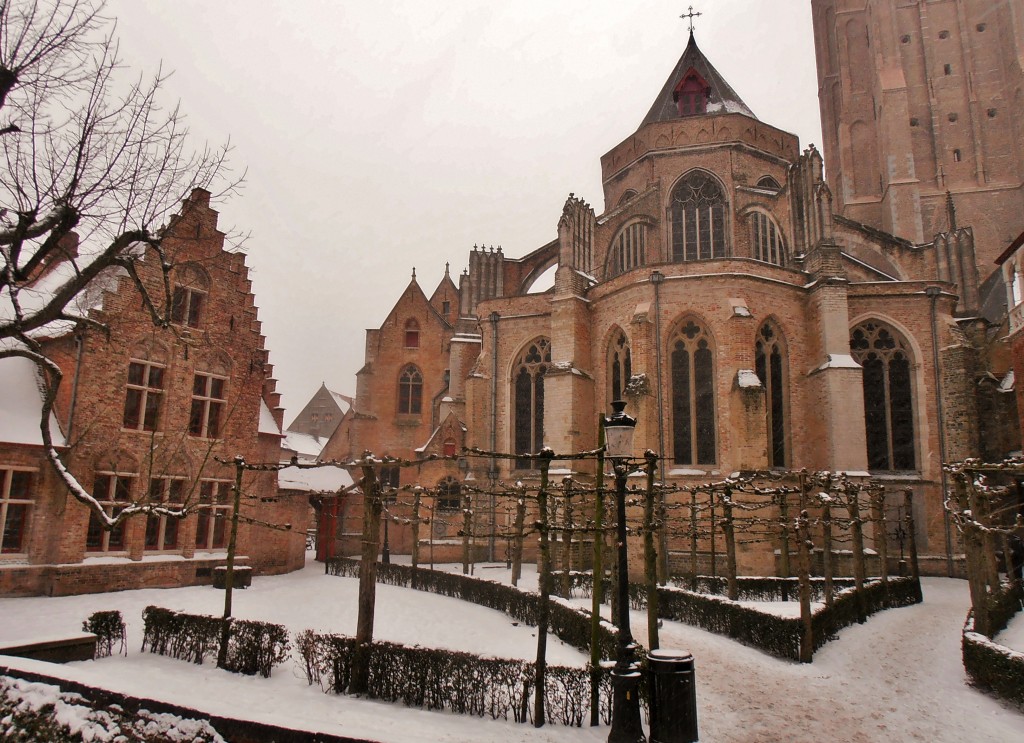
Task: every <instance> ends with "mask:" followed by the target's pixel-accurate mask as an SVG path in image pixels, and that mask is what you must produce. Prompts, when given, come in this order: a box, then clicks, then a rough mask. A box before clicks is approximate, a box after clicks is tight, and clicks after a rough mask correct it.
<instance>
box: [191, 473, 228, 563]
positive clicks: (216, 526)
mask: <svg viewBox="0 0 1024 743" xmlns="http://www.w3.org/2000/svg"><path fill="white" fill-rule="evenodd" d="M233 485H234V483H233V482H232V481H231V480H219V479H216V478H206V479H202V480H200V481H199V501H198V503H197V505H196V532H195V537H194V539H193V543H194V544H195V549H196V551H197V552H217V551H220V550H224V549H226V548H227V527H228V521H229V520H230V517H231V506H232V504H231V488H232V487H233ZM211 522H212V524H213V528H212V529H211V528H210V524H211ZM200 540H202V543H200Z"/></svg>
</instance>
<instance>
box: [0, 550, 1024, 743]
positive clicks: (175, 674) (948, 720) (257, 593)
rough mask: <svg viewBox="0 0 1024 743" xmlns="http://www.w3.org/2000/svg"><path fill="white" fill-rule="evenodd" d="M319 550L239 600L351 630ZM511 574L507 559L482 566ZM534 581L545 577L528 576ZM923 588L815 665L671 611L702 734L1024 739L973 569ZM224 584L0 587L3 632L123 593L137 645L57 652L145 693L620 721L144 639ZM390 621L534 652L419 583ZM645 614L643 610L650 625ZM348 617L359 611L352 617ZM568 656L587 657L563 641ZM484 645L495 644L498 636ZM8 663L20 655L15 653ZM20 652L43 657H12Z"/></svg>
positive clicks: (672, 637)
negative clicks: (376, 689)
mask: <svg viewBox="0 0 1024 743" xmlns="http://www.w3.org/2000/svg"><path fill="white" fill-rule="evenodd" d="M321 571H322V568H321V567H320V566H315V565H311V566H310V567H307V568H306V569H305V570H304V571H302V572H300V573H297V574H292V575H290V576H279V577H268V578H256V579H255V580H254V585H253V588H252V589H249V590H248V591H243V592H240V594H239V596H238V598H237V599H236V606H237V607H238V614H239V615H242V616H253V617H256V616H259V617H262V618H266V619H270V620H271V621H279V622H284V623H285V624H287V625H288V626H289V627H290V628H292V629H294V630H301V629H303V628H305V627H317V628H321V627H322V628H331V629H333V631H339V632H348V633H350V632H351V631H352V630H353V629H354V612H355V609H354V594H355V591H354V589H355V584H356V581H354V580H353V579H342V578H334V577H329V576H324V575H323V574H322V572H321ZM477 575H479V576H481V577H487V578H492V579H495V580H502V579H504V578H505V577H506V571H504V570H502V569H478V570H477ZM531 581H532V582H533V583H534V584H535V576H528V577H527V579H526V581H524V582H526V583H527V584H528V583H529V582H531ZM924 592H925V603H924V604H922V605H919V606H914V607H908V608H903V609H896V610H890V611H886V612H882V613H880V614H877V615H875V616H874V617H872V618H871V619H869V621H868V622H867V623H866V624H864V625H862V626H854V627H850V628H847V629H845V630H843V631H842V632H841V633H840V637H839V639H838V640H836V641H834V642H832V643H830V644H829V645H828V646H826V647H825V648H824V649H822V650H821V651H819V653H818V655H817V656H816V657H815V661H814V663H813V664H811V665H800V664H796V663H790V662H787V661H782V660H778V659H775V658H771V657H768V656H766V655H764V654H763V653H761V652H759V651H757V650H754V649H752V648H748V647H744V646H742V645H738V644H736V643H734V642H732V641H731V640H727V639H725V638H722V637H718V636H717V635H713V634H710V633H708V632H704V631H702V630H699V629H695V628H692V627H687V626H685V625H680V624H677V623H674V622H665V626H664V627H663V629H662V633H661V644H662V646H663V647H676V648H684V649H687V650H689V651H690V652H692V653H693V654H694V657H695V660H696V668H697V697H698V715H699V723H700V732H701V741H703V742H704V743H740V742H742V743H751V742H754V741H786V743H809V742H810V741H814V742H815V743H820V742H822V741H830V742H831V741H835V742H836V743H843V742H846V741H849V742H850V743H854V742H857V743H860V742H866V743H875V742H876V741H878V742H881V741H885V742H889V741H905V740H906V741H914V740H921V741H930V742H932V743H961V742H962V741H971V742H972V743H990V742H991V743H997V742H998V743H1005V742H1008V741H1018V740H1024V715H1022V714H1021V713H1019V712H1016V711H1014V710H1011V709H1009V708H1007V707H1005V706H1003V705H1001V704H1000V703H998V702H996V701H994V700H992V699H990V698H989V697H987V696H985V695H983V694H980V693H979V692H977V691H975V690H974V689H972V688H970V687H968V686H967V685H966V683H965V675H964V671H963V667H962V665H961V662H960V627H961V624H962V622H963V619H964V616H965V615H966V612H967V604H968V597H967V587H966V584H965V583H963V582H962V581H952V580H946V579H926V580H925V582H924ZM222 595H223V594H221V593H220V592H217V591H213V590H211V589H210V588H208V587H205V588H186V589H174V590H164V591H138V592H125V593H114V594H101V595H94V596H76V597H68V598H63V599H52V598H51V599H48V598H27V599H2V600H0V618H2V621H0V642H2V641H4V640H7V639H14V638H23V637H26V636H40V635H47V634H49V635H51V636H52V635H54V634H66V633H67V632H68V631H69V630H72V629H77V623H78V622H80V621H81V618H82V617H84V616H86V615H87V614H88V613H89V612H90V611H95V610H98V609H105V608H121V609H122V610H123V611H125V616H126V618H127V619H128V620H129V622H130V623H131V624H132V625H133V629H132V634H133V638H132V640H131V643H130V648H129V653H130V654H129V656H128V657H127V658H110V659H105V660H102V661H99V662H87V663H76V664H71V665H69V666H58V667H53V666H49V667H48V668H49V670H51V671H57V672H60V673H62V674H64V675H66V676H67V677H69V678H75V679H77V680H80V681H83V682H86V683H96V684H100V685H105V686H107V687H108V688H114V689H117V690H121V691H124V692H129V693H136V694H139V695H142V696H158V697H160V698H165V699H168V700H169V701H173V702H176V703H179V704H183V705H186V706H191V707H193V708H196V709H202V710H205V711H207V712H209V713H212V714H230V715H235V716H237V715H244V716H248V717H251V718H253V719H258V720H262V721H265V722H270V723H274V724H281V725H291V726H295V727H301V728H305V729H311V730H323V731H329V732H335V733H341V734H347V735H352V736H365V737H369V738H373V739H376V740H380V741H384V742H386V743H392V742H393V743H399V742H401V743H433V742H438V741H449V742H452V743H454V742H456V741H489V740H502V741H503V743H514V742H515V741H524V742H525V741H551V742H558V743H568V742H569V741H588V742H590V741H593V742H596V741H603V740H605V739H606V738H607V735H608V729H607V728H606V727H602V728H596V729H591V728H582V729H566V728H560V727H554V726H548V727H545V728H543V729H541V730H536V729H533V728H529V727H526V726H522V725H515V724H513V723H507V722H500V721H499V722H494V721H490V720H481V719H479V718H466V717H460V716H456V715H449V714H446V713H438V712H424V711H421V710H414V709H407V708H404V707H402V706H400V705H390V704H382V703H378V702H370V701H363V700H357V699H352V698H349V697H344V696H337V697H336V696H331V695H326V694H323V693H321V692H320V691H319V690H317V689H311V688H309V687H307V686H306V684H305V681H304V680H302V679H301V678H299V676H298V675H297V670H296V669H294V668H289V667H287V666H286V667H284V668H281V669H278V670H277V671H275V673H274V676H273V677H272V678H270V679H260V678H245V677H238V676H235V675H233V674H229V673H226V672H222V671H218V670H217V669H215V668H211V667H209V666H195V665H192V664H188V663H182V662H180V661H173V660H169V659H166V658H160V657H157V656H152V655H149V654H143V653H139V652H138V647H139V638H140V634H139V628H138V625H140V624H141V622H140V620H139V619H138V617H139V611H140V610H141V607H142V606H145V605H146V604H149V603H157V604H159V605H162V606H166V607H168V608H180V609H185V610H189V611H205V612H215V611H216V610H217V605H216V602H217V601H218V600H221V597H222ZM379 596H380V599H381V602H380V604H379V605H378V610H377V626H378V632H377V636H378V637H381V638H386V639H395V640H399V641H403V642H420V643H421V644H424V645H435V646H448V647H462V648H463V649H468V650H472V651H474V652H481V651H483V652H487V651H488V650H489V651H490V652H491V653H492V654H495V655H503V654H505V655H522V656H525V657H529V654H530V649H531V648H532V643H533V640H532V639H531V634H532V633H531V631H530V629H529V628H525V627H513V626H512V623H511V622H510V621H509V620H508V618H507V617H505V616H504V615H501V614H498V613H497V612H489V611H488V610H483V609H479V607H467V606H466V605H464V604H462V603H460V602H456V601H455V600H453V599H442V598H441V597H437V596H431V595H430V594H423V593H420V592H416V591H407V590H404V589H396V588H390V587H385V586H382V587H380V592H379ZM644 622H645V617H644V615H643V613H641V612H635V613H634V614H633V627H634V629H635V631H634V634H635V635H636V636H637V637H638V638H639V639H643V638H644V637H645V636H646V632H645V623H644ZM349 625H351V626H349ZM553 644H554V646H555V647H556V648H557V650H556V653H557V654H558V655H560V656H561V657H560V658H559V659H558V660H559V661H560V662H567V661H570V659H572V658H576V659H579V658H581V656H580V655H579V654H577V653H576V651H574V650H572V649H571V648H567V647H564V646H562V645H561V644H560V643H559V642H558V641H557V640H556V641H554V643H553ZM485 648H486V650H485ZM4 662H7V659H4ZM11 663H12V665H17V666H19V667H26V668H29V667H31V668H36V669H39V668H45V667H46V666H43V665H36V664H35V663H34V662H32V661H20V660H17V659H11Z"/></svg>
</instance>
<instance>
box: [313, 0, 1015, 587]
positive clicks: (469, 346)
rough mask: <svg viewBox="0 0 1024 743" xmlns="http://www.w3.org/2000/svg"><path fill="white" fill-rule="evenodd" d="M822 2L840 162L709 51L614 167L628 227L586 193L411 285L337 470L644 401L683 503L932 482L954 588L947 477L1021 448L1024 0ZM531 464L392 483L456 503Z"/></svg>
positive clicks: (612, 185) (371, 355) (835, 152)
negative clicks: (686, 491) (778, 121)
mask: <svg viewBox="0 0 1024 743" xmlns="http://www.w3.org/2000/svg"><path fill="white" fill-rule="evenodd" d="M812 8H813V17H814V31H815V39H816V50H817V69H818V76H819V83H820V88H819V89H820V105H821V112H822V120H823V128H824V150H823V153H819V151H818V150H816V149H815V148H814V147H813V146H809V147H801V144H800V143H799V142H798V140H797V137H796V136H794V135H792V134H789V133H787V132H785V131H782V130H780V129H777V128H775V127H774V126H772V125H771V123H770V122H765V121H761V120H760V119H758V118H757V116H756V115H755V114H754V112H753V111H751V110H750V108H749V107H748V106H747V105H746V104H745V103H744V102H743V99H742V97H741V94H742V91H737V90H734V89H733V88H732V87H731V86H730V84H729V83H728V82H727V81H726V80H725V79H723V77H722V76H721V75H720V74H719V72H718V71H717V70H716V69H715V67H714V66H713V64H712V63H711V61H710V59H709V57H708V56H705V54H704V52H703V51H702V50H701V49H700V48H699V46H698V44H697V41H696V39H695V37H694V34H693V31H692V30H691V32H690V36H689V39H688V41H687V43H686V44H685V49H684V50H683V53H682V56H681V57H680V59H679V62H678V63H677V64H676V66H675V67H674V68H673V69H672V70H671V71H670V73H669V75H668V78H667V80H666V81H665V83H664V86H663V87H662V88H661V91H660V92H659V93H658V95H657V97H656V98H655V99H654V101H653V104H652V105H651V107H650V110H649V111H647V112H646V115H643V116H642V118H640V114H641V113H642V112H638V119H639V126H638V127H637V129H636V131H633V132H623V134H624V139H623V141H622V142H620V143H619V144H616V145H615V146H613V147H612V148H611V149H610V150H609V151H608V152H607V153H606V154H605V155H604V156H603V157H602V158H601V171H602V184H603V191H604V192H603V194H601V201H603V204H604V207H603V209H600V210H597V209H595V208H594V207H593V206H591V204H589V203H587V201H585V200H583V199H581V198H579V197H577V196H575V195H572V194H570V195H569V198H568V199H567V200H566V201H565V203H564V205H563V206H562V208H561V214H560V216H559V217H558V218H557V228H556V230H555V231H554V232H555V234H554V236H553V239H552V240H551V242H549V243H547V244H545V245H542V246H539V247H538V248H537V249H535V250H534V251H533V252H530V253H528V254H526V255H523V256H520V257H510V256H507V255H505V254H503V252H502V251H501V250H500V249H499V250H496V251H495V250H493V249H486V248H480V247H474V248H473V249H472V250H471V251H470V254H469V261H468V268H467V269H466V270H465V271H463V272H462V273H461V275H459V276H458V280H457V283H456V281H455V280H454V279H453V278H452V277H451V276H450V275H449V273H448V272H447V271H446V273H445V276H444V278H443V280H442V281H441V283H440V284H439V285H438V286H437V287H435V288H434V289H433V290H432V291H431V290H429V289H428V290H425V289H424V287H421V286H420V284H419V283H418V282H417V280H416V277H415V272H413V277H412V280H411V281H410V282H409V283H408V285H407V286H406V287H405V289H404V290H403V291H402V293H401V295H400V297H399V299H398V301H397V303H396V304H395V305H394V308H393V309H392V310H391V312H390V314H389V315H388V316H387V318H386V319H385V321H384V322H383V324H382V325H381V326H380V327H379V328H376V329H373V330H369V331H367V337H366V352H365V365H364V366H363V368H362V369H361V370H360V371H359V373H358V375H357V393H356V398H355V402H354V404H353V408H352V415H351V416H350V421H349V422H348V425H346V426H344V427H342V428H340V429H339V431H338V432H336V434H335V437H334V438H333V439H332V441H331V442H330V443H329V444H328V446H327V447H326V449H325V455H327V456H328V458H330V457H332V456H338V455H342V456H343V455H346V454H349V455H351V454H357V453H359V452H361V451H363V450H371V451H373V452H375V453H377V454H385V453H386V454H391V455H393V456H396V457H401V458H408V459H416V458H421V457H422V456H423V455H424V454H431V453H434V454H451V453H454V452H458V451H460V450H461V448H462V447H463V446H464V445H465V446H471V447H479V448H481V449H485V450H491V451H501V452H509V453H532V452H536V451H538V450H539V449H540V448H541V446H542V445H543V446H550V447H551V448H553V449H554V450H555V451H556V452H559V453H570V452H578V451H583V450H587V449H591V448H593V447H595V446H596V442H597V435H598V431H597V424H598V419H599V416H600V415H602V414H607V413H609V412H610V405H609V403H610V402H611V401H612V400H615V399H619V398H623V399H626V400H627V401H628V407H627V412H628V413H629V414H631V415H633V416H635V417H637V418H638V429H637V434H636V451H637V452H641V451H643V450H644V449H647V448H650V449H652V450H654V451H655V452H658V453H660V456H661V458H662V473H663V475H664V477H665V479H666V480H668V481H670V482H677V483H683V484H685V483H697V482H707V481H710V480H714V479H720V478H721V477H722V476H724V475H728V474H729V473H732V472H736V471H741V470H764V469H769V468H794V469H799V468H808V469H818V470H833V471H834V470H843V471H847V472H851V473H856V474H860V475H863V476H867V475H868V474H870V475H871V476H877V477H880V478H884V479H885V480H887V481H889V482H890V483H892V484H898V485H900V486H906V487H910V488H912V489H913V490H914V492H915V493H916V499H915V504H916V507H917V508H918V510H919V512H918V513H917V528H918V530H919V532H920V533H919V534H918V535H917V536H918V544H919V545H920V548H921V550H922V552H923V553H926V554H928V555H930V556H932V557H933V558H934V559H933V560H932V561H930V562H929V561H926V565H925V567H926V569H929V570H933V571H936V572H938V571H944V570H945V565H946V562H945V558H946V556H947V553H948V552H955V551H957V549H956V545H955V544H953V543H952V541H950V540H948V538H947V535H946V533H945V529H944V526H945V525H944V518H943V512H942V506H941V501H942V496H941V483H942V482H943V476H942V472H941V467H940V464H941V462H942V461H943V460H946V461H952V460H959V459H962V458H965V457H969V456H981V457H984V458H986V459H994V458H998V457H1002V456H1004V455H1006V454H1007V453H1009V452H1011V451H1014V450H1017V449H1019V448H1020V429H1019V425H1018V422H1017V413H1016V405H1015V402H1014V395H1013V394H1010V393H1011V392H1012V391H1013V387H1012V376H1011V375H1009V374H1008V372H1009V370H1010V361H1009V354H1008V352H1007V349H1006V344H1005V343H1003V342H1001V340H1000V339H1001V338H1003V337H1004V336H1005V333H1006V324H1005V321H1006V287H1005V286H1004V282H1003V278H1002V276H1001V274H1000V272H999V269H998V267H997V266H996V265H995V260H996V259H997V257H999V256H1000V254H1001V253H1002V252H1003V251H1004V249H1005V248H1006V246H1007V245H1008V244H1010V242H1011V241H1012V240H1013V238H1014V237H1015V236H1016V235H1017V234H1019V233H1020V231H1021V229H1024V189H1022V178H1024V131H1022V126H1024V124H1022V122H1024V98H1022V96H1024V76H1022V71H1021V60H1024V2H1022V1H1021V0H936V1H933V2H908V1H907V0H813V1H812ZM684 40H685V37H684ZM718 53H720V54H721V53H723V50H718ZM712 56H713V55H712ZM766 74H770V73H768V72H767V71H766ZM826 168H827V170H826ZM554 214H557V212H555V213H554ZM552 221H553V222H554V221H555V220H554V219H553V220H552ZM550 270H553V271H554V286H553V288H551V289H548V290H546V291H542V292H537V293H531V287H532V285H533V284H534V282H535V281H536V280H537V279H538V277H540V276H541V275H542V274H545V272H548V271H550ZM529 467H530V462H529V460H527V459H523V460H515V459H503V460H493V461H488V460H487V459H480V458H475V457H470V458H467V459H465V460H447V461H443V462H433V463H430V464H428V465H424V466H423V467H421V468H419V469H418V470H416V469H411V470H410V469H406V470H402V471H401V472H400V473H398V472H396V473H393V474H390V475H388V479H389V481H390V480H392V479H394V480H396V481H397V480H398V479H401V480H402V482H401V484H403V485H406V484H413V481H414V480H415V482H416V483H418V484H422V485H423V486H425V487H438V486H440V487H441V488H442V491H441V492H442V493H447V492H449V491H451V492H457V490H458V486H459V483H463V482H466V481H467V480H470V481H476V483H477V484H479V483H486V482H487V481H488V480H489V479H490V480H491V481H496V480H500V481H503V482H514V481H516V480H524V481H526V480H528V479H529V478H531V477H535V476H536V473H535V472H534V471H531V470H530V469H529ZM449 502H450V507H457V505H458V501H457V500H455V501H454V502H452V501H449ZM480 508H481V506H479V505H478V506H477V510H478V512H479V511H480ZM483 509H484V510H486V505H484V506H483ZM478 517H479V516H478ZM484 517H485V518H486V514H485V516H484ZM490 518H491V519H492V521H493V518H494V515H493V514H492V515H491V516H490ZM407 532H408V530H407V529H403V528H402V527H401V526H399V525H396V526H394V527H393V529H392V537H391V539H392V549H393V550H394V549H396V548H397V549H398V550H402V551H407V550H408V543H407V542H408V538H409V536H408V533H407ZM441 532H443V529H442V530H440V532H439V530H438V529H437V528H435V531H434V536H435V537H436V536H439V535H441ZM449 536H450V535H449ZM671 547H672V546H671V545H670V549H671ZM491 557H492V558H493V555H492V556H491ZM743 559H744V558H743V557H742V556H741V565H740V567H741V569H743V567H744V565H743ZM748 559H753V558H748ZM746 567H747V568H748V569H751V568H752V567H754V566H752V565H751V564H750V563H749V562H748V564H747V565H746Z"/></svg>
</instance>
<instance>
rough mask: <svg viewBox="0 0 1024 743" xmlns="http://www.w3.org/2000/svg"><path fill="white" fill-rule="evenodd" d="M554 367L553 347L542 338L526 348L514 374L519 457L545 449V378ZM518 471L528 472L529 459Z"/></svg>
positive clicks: (515, 436)
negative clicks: (552, 359) (552, 366)
mask: <svg viewBox="0 0 1024 743" xmlns="http://www.w3.org/2000/svg"><path fill="white" fill-rule="evenodd" d="M550 364H551V345H550V342H549V341H548V339H547V338H538V339H537V340H535V341H533V342H531V343H530V344H528V345H527V346H526V349H525V350H524V351H523V353H522V355H521V356H520V357H519V361H518V362H517V363H516V366H515V368H514V369H513V370H512V399H513V415H514V419H513V423H512V430H513V439H514V441H513V445H514V447H515V453H516V454H534V453H536V452H538V451H540V449H541V447H542V446H544V374H545V373H546V372H547V370H548V366H549V365H550ZM516 467H517V468H519V469H528V468H529V467H530V460H529V459H517V460H516Z"/></svg>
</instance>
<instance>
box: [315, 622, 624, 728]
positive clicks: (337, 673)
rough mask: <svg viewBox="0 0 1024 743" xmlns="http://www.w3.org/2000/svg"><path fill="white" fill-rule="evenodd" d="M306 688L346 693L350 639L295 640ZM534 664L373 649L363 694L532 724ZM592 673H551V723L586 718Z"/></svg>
mask: <svg viewBox="0 0 1024 743" xmlns="http://www.w3.org/2000/svg"><path fill="white" fill-rule="evenodd" d="M295 647H296V650H297V651H298V653H299V656H300V658H301V659H302V663H303V667H304V671H305V674H306V681H307V682H308V683H309V684H310V685H313V684H317V685H319V686H320V687H321V688H322V689H323V690H324V691H326V692H334V693H336V694H337V693H343V692H344V691H345V690H346V689H347V688H348V684H349V681H350V679H351V675H352V656H353V654H354V651H355V640H354V638H351V637H344V636H341V635H329V634H317V633H314V632H312V631H310V630H306V631H305V632H302V633H300V634H299V635H298V636H297V637H296V643H295ZM533 678H534V664H533V663H528V662H527V661H523V660H508V659H499V658H480V657H477V656H475V655H471V654H469V653H461V652H456V651H451V650H440V649H432V648H420V647H407V646H404V645H400V644H396V643H390V642H373V643H371V644H370V679H369V689H368V694H369V696H370V697H372V698H374V699H381V700H384V701H388V702H399V701H400V702H402V703H403V704H405V705H406V706H410V707H422V708H424V709H438V710H441V709H443V710H448V711H450V712H453V713H456V714H464V715H476V716H478V717H491V718H492V719H499V718H500V719H505V720H507V719H510V718H511V719H513V720H515V721H516V722H531V721H532V716H533V699H532V696H533V692H534V684H533ZM590 683H591V681H590V669H589V668H567V667H564V666H548V667H547V670H546V674H545V689H544V705H545V711H546V718H547V721H548V722H553V723H558V724H561V725H570V726H576V727H579V726H581V725H583V723H584V721H585V720H589V719H590ZM599 688H600V705H601V716H602V719H603V720H604V722H605V723H606V724H607V723H608V722H609V721H610V717H611V675H610V673H609V671H608V670H603V671H602V677H601V684H600V687H599Z"/></svg>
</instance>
